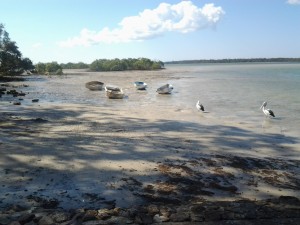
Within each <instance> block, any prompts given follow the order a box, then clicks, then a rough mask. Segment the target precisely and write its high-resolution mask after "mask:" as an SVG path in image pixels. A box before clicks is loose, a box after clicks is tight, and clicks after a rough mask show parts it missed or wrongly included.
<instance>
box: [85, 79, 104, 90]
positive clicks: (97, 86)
mask: <svg viewBox="0 0 300 225" xmlns="http://www.w3.org/2000/svg"><path fill="white" fill-rule="evenodd" d="M103 85H104V83H102V82H100V81H90V82H87V83H85V87H86V88H88V89H90V90H91V91H101V90H102V88H103Z"/></svg>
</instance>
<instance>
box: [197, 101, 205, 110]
mask: <svg viewBox="0 0 300 225" xmlns="http://www.w3.org/2000/svg"><path fill="white" fill-rule="evenodd" d="M196 108H197V109H198V110H199V111H200V110H201V111H203V112H204V106H203V105H202V104H200V101H198V102H197V103H196Z"/></svg>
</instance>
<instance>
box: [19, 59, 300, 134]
mask: <svg viewBox="0 0 300 225" xmlns="http://www.w3.org/2000/svg"><path fill="white" fill-rule="evenodd" d="M132 73H135V74H134V75H133V77H136V78H130V77H129V78H127V81H128V84H125V85H124V84H122V85H124V86H123V90H124V92H125V94H126V95H127V96H126V98H125V99H123V100H110V99H107V98H106V96H105V93H104V91H100V92H97V91H96V92H95V91H89V90H88V89H86V88H85V86H84V83H85V82H87V81H91V80H100V81H103V80H102V74H103V73H87V74H84V75H66V76H53V77H51V78H49V77H45V76H33V77H29V78H28V79H27V81H26V82H25V83H26V84H28V85H29V87H27V88H25V89H24V91H25V92H27V93H28V95H27V97H26V99H27V100H26V99H24V101H23V103H22V104H23V105H30V104H33V103H32V102H31V100H30V99H33V98H39V99H40V103H42V104H52V103H80V104H87V105H89V104H92V105H99V106H104V107H105V106H110V107H119V108H120V107H129V108H136V107H143V106H146V105H151V104H152V105H153V106H154V107H169V108H174V109H175V110H178V111H180V110H185V111H186V110H189V111H195V109H196V108H195V104H196V102H197V101H198V100H200V102H201V103H202V104H203V105H204V107H205V110H206V111H207V112H208V113H206V114H205V116H206V117H208V118H215V119H220V120H222V121H228V122H235V123H239V124H246V125H248V126H249V127H253V128H254V129H261V127H263V128H266V129H268V131H269V132H275V133H280V134H284V135H293V136H296V137H300V128H299V127H300V119H299V115H300V64H287V63H282V64H272V63H269V64H263V63H261V64H259V63H257V64H194V65H191V64H186V65H184V64H181V65H166V70H164V71H163V72H162V75H161V76H162V77H161V79H150V78H149V80H147V81H146V82H147V83H148V89H147V90H146V91H136V90H135V88H134V86H133V82H134V81H136V80H133V79H137V80H139V78H138V74H139V72H132ZM157 73H160V72H157ZM164 74H165V75H166V76H165V78H164V77H163V76H164ZM131 79H132V80H131ZM104 82H105V83H108V82H109V81H107V80H106V81H104ZM113 82H117V84H118V79H115V80H114V81H113ZM166 82H169V83H171V84H173V86H174V91H173V93H172V94H171V95H159V94H157V93H156V89H157V88H158V87H160V86H161V85H164V84H165V83H166ZM264 101H267V102H268V105H267V108H270V109H272V110H273V111H274V113H275V116H276V117H275V118H272V120H269V119H265V116H264V114H263V112H262V111H261V110H260V109H259V108H260V106H261V104H262V103H263V102H264ZM116 102H117V104H116ZM195 113H197V112H195ZM183 116H184V115H183Z"/></svg>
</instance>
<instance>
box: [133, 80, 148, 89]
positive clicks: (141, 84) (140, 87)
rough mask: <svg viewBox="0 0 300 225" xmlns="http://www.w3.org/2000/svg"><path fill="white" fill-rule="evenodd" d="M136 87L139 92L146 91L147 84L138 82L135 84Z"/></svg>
mask: <svg viewBox="0 0 300 225" xmlns="http://www.w3.org/2000/svg"><path fill="white" fill-rule="evenodd" d="M134 86H135V87H136V89H137V90H146V88H147V84H146V83H145V82H143V81H136V82H134Z"/></svg>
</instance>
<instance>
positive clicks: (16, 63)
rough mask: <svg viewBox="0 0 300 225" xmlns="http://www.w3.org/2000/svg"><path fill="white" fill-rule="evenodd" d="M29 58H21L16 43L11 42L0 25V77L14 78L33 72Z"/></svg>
mask: <svg viewBox="0 0 300 225" xmlns="http://www.w3.org/2000/svg"><path fill="white" fill-rule="evenodd" d="M33 69H34V66H33V64H32V62H31V60H30V59H29V58H25V59H24V58H22V54H21V52H20V51H19V49H18V46H17V44H16V42H14V41H11V40H10V38H9V34H8V32H6V31H5V29H4V25H3V24H1V23H0V76H15V75H20V74H22V73H23V72H24V71H25V70H33Z"/></svg>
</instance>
